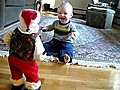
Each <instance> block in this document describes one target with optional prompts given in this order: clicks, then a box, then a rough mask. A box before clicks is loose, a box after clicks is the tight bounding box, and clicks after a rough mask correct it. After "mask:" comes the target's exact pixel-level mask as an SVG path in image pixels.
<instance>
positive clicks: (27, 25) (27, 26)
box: [19, 9, 40, 33]
mask: <svg viewBox="0 0 120 90" xmlns="http://www.w3.org/2000/svg"><path fill="white" fill-rule="evenodd" d="M19 19H20V24H19V29H20V30H22V31H23V32H29V33H36V32H37V31H38V30H39V25H38V23H39V22H40V13H39V12H38V11H36V10H33V9H24V10H22V11H21V12H20V14H19Z"/></svg>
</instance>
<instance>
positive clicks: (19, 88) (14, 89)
mask: <svg viewBox="0 0 120 90" xmlns="http://www.w3.org/2000/svg"><path fill="white" fill-rule="evenodd" d="M24 89H25V85H24V84H21V85H20V86H14V85H12V88H11V90H24Z"/></svg>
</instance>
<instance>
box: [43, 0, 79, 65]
mask: <svg viewBox="0 0 120 90" xmlns="http://www.w3.org/2000/svg"><path fill="white" fill-rule="evenodd" d="M72 16H73V7H72V5H71V4H70V3H69V2H64V3H62V4H61V5H60V6H59V8H58V20H56V21H54V22H53V24H52V25H49V26H46V27H41V29H42V31H43V32H46V31H51V30H54V35H53V39H52V40H50V41H49V42H45V43H44V44H43V45H44V48H45V52H44V53H46V55H47V56H52V55H53V56H56V57H58V58H59V61H60V62H64V63H71V62H72V59H73V45H72V43H73V41H74V40H76V39H77V37H78V36H79V32H78V31H77V29H76V27H75V25H74V24H73V23H72V22H71V21H70V18H72Z"/></svg>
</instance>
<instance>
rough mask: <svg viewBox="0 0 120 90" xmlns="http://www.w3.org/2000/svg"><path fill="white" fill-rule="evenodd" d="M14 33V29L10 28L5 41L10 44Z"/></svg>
mask: <svg viewBox="0 0 120 90" xmlns="http://www.w3.org/2000/svg"><path fill="white" fill-rule="evenodd" d="M12 33H13V30H10V31H9V32H8V33H7V34H6V35H5V37H4V42H5V44H7V45H10V39H11V36H12Z"/></svg>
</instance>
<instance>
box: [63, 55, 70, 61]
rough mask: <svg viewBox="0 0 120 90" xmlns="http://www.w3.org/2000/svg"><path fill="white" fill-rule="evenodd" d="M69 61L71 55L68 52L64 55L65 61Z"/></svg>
mask: <svg viewBox="0 0 120 90" xmlns="http://www.w3.org/2000/svg"><path fill="white" fill-rule="evenodd" d="M69 61H70V57H69V56H68V55H67V54H65V55H64V62H65V63H68V62H69Z"/></svg>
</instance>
